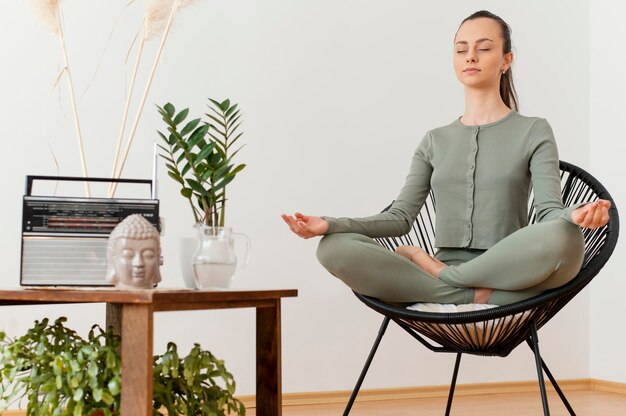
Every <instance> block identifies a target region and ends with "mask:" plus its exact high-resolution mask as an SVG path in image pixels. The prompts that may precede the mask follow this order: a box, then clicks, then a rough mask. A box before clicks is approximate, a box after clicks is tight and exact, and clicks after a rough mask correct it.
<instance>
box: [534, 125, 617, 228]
mask: <svg viewBox="0 0 626 416" xmlns="http://www.w3.org/2000/svg"><path fill="white" fill-rule="evenodd" d="M529 151H530V162H529V169H530V174H531V180H532V183H533V194H534V206H535V211H536V213H537V222H542V221H549V220H553V219H556V218H562V219H564V220H566V221H569V222H571V223H573V224H576V225H579V226H581V227H587V228H597V227H601V226H603V225H605V224H606V223H607V222H608V219H609V214H608V210H609V208H610V207H611V203H610V202H609V201H605V200H599V201H596V202H594V203H591V204H587V203H579V204H575V205H572V206H570V207H567V208H564V207H563V201H562V199H561V177H560V174H559V156H558V150H557V146H556V141H555V139H554V133H553V132H552V128H551V127H550V124H548V122H547V121H546V120H544V119H539V120H537V121H536V122H535V124H534V125H533V127H532V131H531V134H530V140H529Z"/></svg>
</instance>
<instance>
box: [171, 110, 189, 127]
mask: <svg viewBox="0 0 626 416" xmlns="http://www.w3.org/2000/svg"><path fill="white" fill-rule="evenodd" d="M187 115H189V108H185V109H184V110H183V111H181V112H180V113H178V115H177V116H176V118H175V119H174V125H176V126H178V125H179V124H180V123H182V122H183V120H185V119H186V118H187Z"/></svg>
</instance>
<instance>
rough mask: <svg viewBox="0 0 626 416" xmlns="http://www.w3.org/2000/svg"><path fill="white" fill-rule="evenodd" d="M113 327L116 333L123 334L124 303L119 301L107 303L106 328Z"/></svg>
mask: <svg viewBox="0 0 626 416" xmlns="http://www.w3.org/2000/svg"><path fill="white" fill-rule="evenodd" d="M109 327H112V328H113V333H114V334H115V335H121V334H122V305H121V304H119V303H107V311H106V326H105V328H106V329H109Z"/></svg>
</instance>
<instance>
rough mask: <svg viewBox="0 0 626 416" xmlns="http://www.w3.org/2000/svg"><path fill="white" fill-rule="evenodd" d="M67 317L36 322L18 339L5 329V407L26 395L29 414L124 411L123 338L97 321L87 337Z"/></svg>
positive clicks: (0, 352) (0, 381)
mask: <svg viewBox="0 0 626 416" xmlns="http://www.w3.org/2000/svg"><path fill="white" fill-rule="evenodd" d="M65 321H66V318H63V317H62V318H59V319H57V320H56V321H55V322H54V324H49V321H48V319H43V320H42V321H41V322H40V321H35V326H34V327H33V328H31V329H29V330H28V332H27V333H26V335H23V336H21V337H19V338H16V339H11V338H9V337H7V336H6V335H5V334H4V333H3V332H0V403H1V406H0V411H2V410H4V409H6V408H7V407H8V406H11V405H12V404H14V403H16V402H19V401H20V400H21V399H22V398H25V399H26V414H27V415H28V416H48V415H51V416H78V415H90V414H93V413H96V412H98V411H100V412H101V414H102V415H107V416H110V415H114V414H119V405H120V382H121V376H120V373H121V362H120V357H119V353H118V348H119V345H120V340H119V337H117V336H115V335H114V334H113V333H112V332H110V331H107V332H105V331H103V330H102V329H101V328H100V327H99V326H97V325H94V326H93V327H92V328H91V331H89V336H88V339H87V340H85V339H83V338H81V337H80V336H79V335H78V334H77V333H76V332H74V331H73V330H71V329H68V328H67V327H65V326H64V325H63V324H64V322H65Z"/></svg>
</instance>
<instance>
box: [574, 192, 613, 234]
mask: <svg viewBox="0 0 626 416" xmlns="http://www.w3.org/2000/svg"><path fill="white" fill-rule="evenodd" d="M609 208H611V202H610V201H607V200H606V199H598V200H597V201H595V202H592V203H590V204H587V205H583V206H582V207H580V208H576V209H575V210H574V211H573V212H572V221H573V222H574V224H576V225H579V226H581V227H585V228H599V227H602V226H604V225H606V223H607V222H609Z"/></svg>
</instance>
